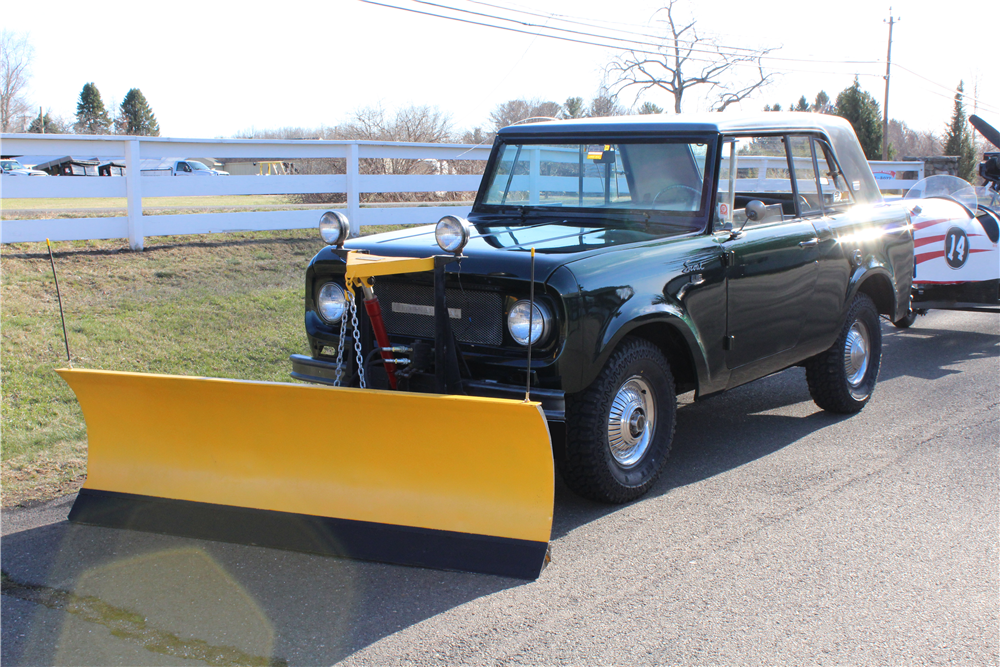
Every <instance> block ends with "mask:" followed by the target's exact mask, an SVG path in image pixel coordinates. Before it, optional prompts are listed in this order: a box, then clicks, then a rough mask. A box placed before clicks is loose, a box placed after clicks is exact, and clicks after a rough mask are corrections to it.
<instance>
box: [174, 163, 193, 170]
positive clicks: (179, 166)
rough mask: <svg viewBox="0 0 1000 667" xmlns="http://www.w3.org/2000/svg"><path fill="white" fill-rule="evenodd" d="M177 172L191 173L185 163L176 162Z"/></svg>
mask: <svg viewBox="0 0 1000 667" xmlns="http://www.w3.org/2000/svg"><path fill="white" fill-rule="evenodd" d="M177 171H191V167H189V166H188V163H187V162H178V163H177Z"/></svg>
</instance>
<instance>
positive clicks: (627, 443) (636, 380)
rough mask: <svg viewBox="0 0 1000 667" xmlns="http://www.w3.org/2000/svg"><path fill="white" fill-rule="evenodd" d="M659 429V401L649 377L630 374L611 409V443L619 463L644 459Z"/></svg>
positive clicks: (612, 451) (613, 453) (609, 424)
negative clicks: (657, 412) (656, 399)
mask: <svg viewBox="0 0 1000 667" xmlns="http://www.w3.org/2000/svg"><path fill="white" fill-rule="evenodd" d="M655 429H656V401H655V398H654V396H653V391H652V389H651V388H650V386H649V383H648V382H646V380H645V379H644V378H642V377H640V376H638V375H635V376H632V377H630V378H629V379H628V380H626V381H625V382H624V383H623V384H622V386H621V387H620V388H619V389H618V393H617V394H616V395H615V397H614V400H612V402H611V410H610V411H609V413H608V445H609V446H610V447H611V455H612V456H613V457H614V459H615V461H617V462H618V465H620V466H622V467H623V468H630V467H632V466H634V465H635V464H637V463H638V462H639V461H641V460H642V457H643V456H644V455H645V453H646V450H647V449H648V448H649V443H650V441H651V440H652V438H653V433H654V431H655Z"/></svg>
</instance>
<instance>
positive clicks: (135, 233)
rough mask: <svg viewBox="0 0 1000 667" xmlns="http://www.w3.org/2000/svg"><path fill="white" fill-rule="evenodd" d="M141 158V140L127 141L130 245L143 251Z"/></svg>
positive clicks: (126, 166) (126, 192) (126, 171)
mask: <svg viewBox="0 0 1000 667" xmlns="http://www.w3.org/2000/svg"><path fill="white" fill-rule="evenodd" d="M141 164H142V163H141V161H140V160H139V140H138V139H132V140H131V141H126V142H125V197H126V201H127V207H128V246H129V248H131V249H132V250H136V251H141V250H142V244H143V241H144V240H145V239H144V236H143V228H142V227H143V225H142V185H141V183H142V181H140V180H139V179H141V178H142V168H141Z"/></svg>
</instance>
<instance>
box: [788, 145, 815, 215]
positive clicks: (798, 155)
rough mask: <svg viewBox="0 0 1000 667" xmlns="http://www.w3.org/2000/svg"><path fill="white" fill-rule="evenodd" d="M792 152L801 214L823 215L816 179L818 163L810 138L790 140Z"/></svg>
mask: <svg viewBox="0 0 1000 667" xmlns="http://www.w3.org/2000/svg"><path fill="white" fill-rule="evenodd" d="M788 144H789V147H790V148H791V150H792V166H794V167H795V185H796V188H797V189H798V192H799V201H798V204H799V214H800V215H803V216H814V215H822V214H823V203H822V200H821V199H822V198H821V195H820V184H819V181H818V180H817V179H816V162H815V161H814V159H813V158H814V157H815V154H814V153H813V142H812V139H811V138H810V137H806V136H793V137H789V138H788Z"/></svg>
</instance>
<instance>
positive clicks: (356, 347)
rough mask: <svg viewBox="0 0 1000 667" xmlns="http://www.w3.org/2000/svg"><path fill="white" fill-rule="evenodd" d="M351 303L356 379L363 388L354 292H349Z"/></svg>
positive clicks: (363, 362) (363, 372)
mask: <svg viewBox="0 0 1000 667" xmlns="http://www.w3.org/2000/svg"><path fill="white" fill-rule="evenodd" d="M348 301H350V303H351V326H352V327H353V328H354V356H355V358H356V359H357V361H358V380H359V381H360V384H359V386H360V387H361V388H362V389H364V388H365V359H364V356H363V355H362V354H361V329H360V327H358V305H357V303H356V302H355V300H354V294H353V293H351V296H350V298H349V299H348Z"/></svg>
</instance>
